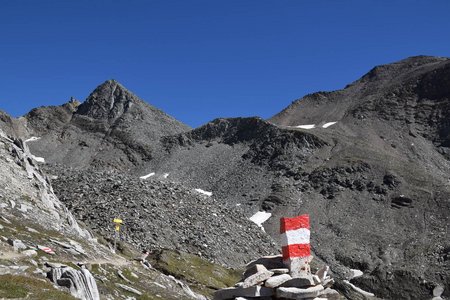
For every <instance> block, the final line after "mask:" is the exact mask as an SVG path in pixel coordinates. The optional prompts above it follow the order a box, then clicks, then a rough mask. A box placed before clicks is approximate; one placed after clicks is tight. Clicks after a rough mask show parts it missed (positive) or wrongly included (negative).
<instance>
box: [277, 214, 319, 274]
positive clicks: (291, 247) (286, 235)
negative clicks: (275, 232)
mask: <svg viewBox="0 0 450 300" xmlns="http://www.w3.org/2000/svg"><path fill="white" fill-rule="evenodd" d="M280 234H281V246H282V252H283V261H284V263H285V264H286V265H287V266H288V267H289V270H290V273H291V276H292V277H294V278H295V277H302V276H304V275H308V274H310V273H311V268H310V266H309V263H310V262H311V260H312V257H311V246H310V243H309V240H310V230H309V215H301V216H298V217H294V218H281V219H280Z"/></svg>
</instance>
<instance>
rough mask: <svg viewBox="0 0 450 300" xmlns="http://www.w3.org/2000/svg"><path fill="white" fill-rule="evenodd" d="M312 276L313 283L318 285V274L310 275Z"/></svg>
mask: <svg viewBox="0 0 450 300" xmlns="http://www.w3.org/2000/svg"><path fill="white" fill-rule="evenodd" d="M312 278H313V280H314V285H318V284H320V283H321V281H320V278H319V276H317V275H312Z"/></svg>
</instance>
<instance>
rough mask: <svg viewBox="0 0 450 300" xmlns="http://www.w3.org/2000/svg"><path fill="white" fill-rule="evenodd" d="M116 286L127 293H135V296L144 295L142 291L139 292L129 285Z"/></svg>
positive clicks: (117, 284)
mask: <svg viewBox="0 0 450 300" xmlns="http://www.w3.org/2000/svg"><path fill="white" fill-rule="evenodd" d="M116 286H118V287H120V288H121V289H124V290H125V291H128V292H130V293H133V294H136V295H139V296H141V295H142V293H141V292H140V291H138V290H137V289H135V288H132V287H130V286H128V285H124V284H121V283H116Z"/></svg>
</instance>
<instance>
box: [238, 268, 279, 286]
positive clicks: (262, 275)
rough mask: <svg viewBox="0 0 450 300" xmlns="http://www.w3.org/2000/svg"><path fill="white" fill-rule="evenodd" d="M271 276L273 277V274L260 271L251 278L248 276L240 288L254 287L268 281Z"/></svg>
mask: <svg viewBox="0 0 450 300" xmlns="http://www.w3.org/2000/svg"><path fill="white" fill-rule="evenodd" d="M263 268H264V269H265V267H264V266H263ZM272 275H273V272H270V271H268V270H267V269H266V270H265V271H261V272H259V273H256V274H253V275H252V276H250V277H248V278H246V279H245V280H244V283H243V285H242V287H243V288H248V287H251V286H255V285H257V284H259V283H261V282H264V281H265V280H267V279H269V278H270V277H272Z"/></svg>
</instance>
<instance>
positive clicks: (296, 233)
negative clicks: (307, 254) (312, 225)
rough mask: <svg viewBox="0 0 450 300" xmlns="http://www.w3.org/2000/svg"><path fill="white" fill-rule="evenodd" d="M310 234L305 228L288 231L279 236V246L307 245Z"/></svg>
mask: <svg viewBox="0 0 450 300" xmlns="http://www.w3.org/2000/svg"><path fill="white" fill-rule="evenodd" d="M310 235H311V232H310V231H309V229H307V228H299V229H296V230H288V231H286V232H285V233H282V234H281V246H282V247H284V246H287V245H294V244H309V238H310Z"/></svg>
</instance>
